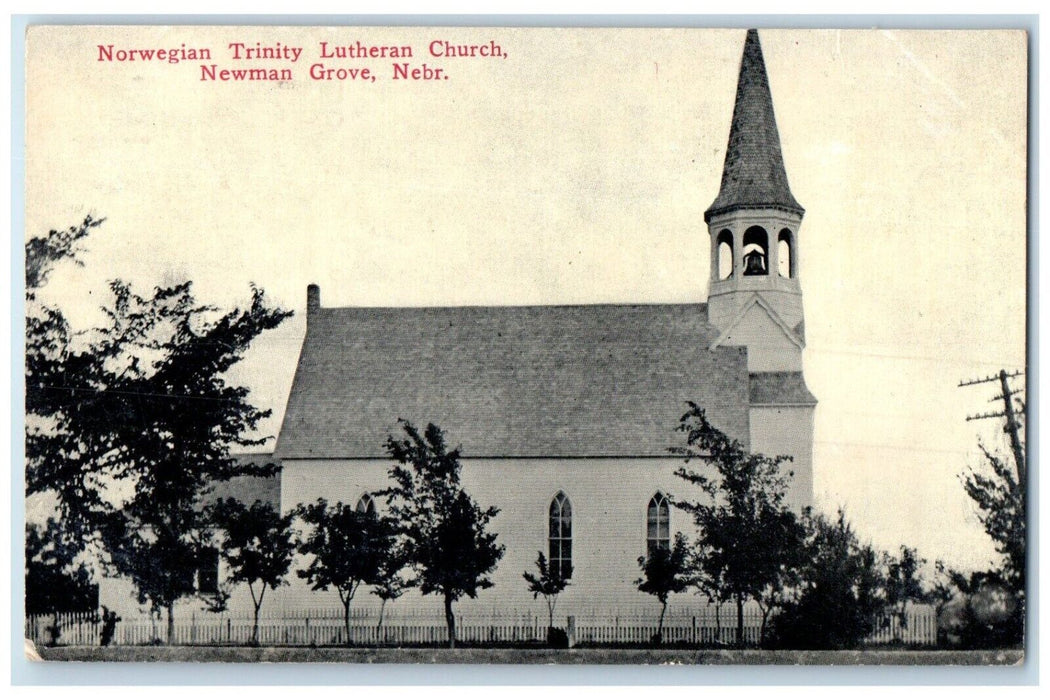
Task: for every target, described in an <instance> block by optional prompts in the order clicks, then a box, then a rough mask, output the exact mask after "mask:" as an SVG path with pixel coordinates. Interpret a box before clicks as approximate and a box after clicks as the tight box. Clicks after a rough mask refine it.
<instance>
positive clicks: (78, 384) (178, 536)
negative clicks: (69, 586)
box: [26, 217, 290, 640]
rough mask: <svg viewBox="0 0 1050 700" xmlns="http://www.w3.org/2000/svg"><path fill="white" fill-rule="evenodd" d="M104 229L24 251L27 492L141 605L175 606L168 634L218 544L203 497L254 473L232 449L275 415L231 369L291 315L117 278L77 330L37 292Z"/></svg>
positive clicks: (187, 287) (257, 294)
mask: <svg viewBox="0 0 1050 700" xmlns="http://www.w3.org/2000/svg"><path fill="white" fill-rule="evenodd" d="M99 223H100V222H99V221H97V220H95V219H92V218H90V217H89V218H88V219H85V221H84V223H83V224H81V225H80V226H79V227H74V228H72V229H70V230H69V231H66V232H55V231H52V232H51V233H50V234H49V235H48V236H47V237H45V238H43V239H33V240H31V241H29V242H28V243H27V244H26V281H27V304H29V307H27V308H28V313H27V344H26V407H27V408H26V411H27V421H26V457H27V459H26V461H27V465H26V491H27V494H33V493H39V492H45V491H47V492H53V493H54V494H55V495H56V497H57V499H58V504H59V511H60V516H61V519H62V521H63V523H64V524H66V525H67V526H68V527H69V528H70V529H71V530H74V531H76V532H78V533H80V535H81V536H82V538H83V540H84V541H87V540H89V539H95V538H96V537H97V538H98V539H100V540H101V541H102V543H103V545H104V546H105V548H106V550H107V551H108V554H109V557H110V563H111V565H112V566H113V567H114V568H115V570H116V572H117V573H119V574H122V575H126V576H129V577H130V578H131V579H132V582H133V583H134V584H135V586H136V589H137V591H138V594H139V599H140V601H142V602H148V603H149V604H150V605H151V607H152V608H153V609H154V610H155V611H160V610H165V609H166V610H167V613H168V639H169V640H170V639H171V638H172V633H173V631H174V612H173V606H174V604H175V602H176V601H177V600H179V599H180V598H182V597H184V596H187V595H191V594H193V593H194V584H193V580H192V579H193V575H192V574H193V572H194V570H195V569H196V565H197V564H198V563H199V559H200V555H201V551H202V547H203V546H204V543H205V542H206V540H207V538H208V535H207V532H206V526H207V523H205V522H204V521H203V520H202V514H201V508H200V506H199V499H200V497H201V495H202V493H203V491H204V489H205V488H206V487H207V486H208V485H210V484H212V483H214V482H216V481H222V480H225V479H228V478H230V477H232V476H236V475H238V474H241V473H245V472H247V471H249V470H250V469H251V468H250V467H245V466H243V465H238V463H237V462H236V461H235V460H233V459H232V458H231V457H230V455H229V450H230V448H231V447H232V446H235V445H236V446H242V447H243V446H254V445H261V444H262V443H263V442H265V440H266V437H265V436H263V437H258V438H255V437H250V436H251V435H252V434H253V432H254V431H255V430H256V428H257V426H258V424H259V421H261V420H262V419H264V418H266V417H268V416H269V415H270V411H261V410H258V409H256V408H255V407H253V406H252V405H251V404H250V403H249V402H248V390H247V389H246V388H244V387H236V386H230V385H229V384H228V383H227V381H226V379H225V377H226V374H227V371H228V370H229V369H230V368H231V367H232V366H233V365H234V364H235V363H236V362H237V361H239V360H240V359H241V358H242V357H243V355H244V353H245V352H246V350H247V348H248V346H249V345H250V343H251V342H252V340H254V339H255V338H256V337H257V336H258V335H259V334H260V333H262V332H264V331H266V330H269V329H272V328H275V327H276V326H277V325H279V324H280V323H281V322H282V321H283V320H284V319H285V318H287V317H288V316H289V315H290V312H286V311H282V310H280V309H277V308H273V307H271V306H270V305H269V304H268V303H267V301H266V298H265V295H264V293H263V291H262V290H261V289H258V288H255V287H253V288H252V299H251V304H250V305H249V306H248V307H247V308H245V309H234V310H232V311H229V312H226V313H222V312H220V311H219V310H217V309H215V308H213V307H210V306H207V305H202V304H199V303H198V302H197V301H196V300H195V299H194V297H193V293H192V288H191V284H190V283H189V282H186V283H183V284H178V285H174V286H171V287H164V288H156V289H154V290H153V291H152V293H151V294H150V295H148V296H140V295H138V294H136V293H134V292H133V291H132V289H131V287H130V286H129V285H128V284H126V283H124V282H121V281H119V280H117V281H113V282H111V283H110V293H111V301H110V303H109V305H108V306H106V307H104V309H103V311H104V312H105V317H106V320H105V322H104V323H103V324H102V325H101V326H100V327H98V328H93V329H90V330H88V331H83V332H74V331H73V330H72V329H71V328H70V326H69V324H68V323H67V322H66V320H65V318H64V317H63V316H62V314H61V312H60V311H58V310H56V309H53V308H49V307H46V306H45V305H43V304H39V303H37V301H36V294H37V291H38V290H39V288H40V286H41V285H43V284H44V283H45V282H46V281H47V279H48V274H49V272H50V271H51V270H52V268H53V266H54V264H55V262H57V261H59V260H62V259H64V258H71V257H73V258H74V259H75V257H74V256H75V255H76V253H77V251H78V250H79V248H78V244H79V241H81V240H82V239H83V238H84V237H85V236H87V234H88V232H89V231H90V230H91V229H92V228H94V227H95V226H97V225H98V224H99Z"/></svg>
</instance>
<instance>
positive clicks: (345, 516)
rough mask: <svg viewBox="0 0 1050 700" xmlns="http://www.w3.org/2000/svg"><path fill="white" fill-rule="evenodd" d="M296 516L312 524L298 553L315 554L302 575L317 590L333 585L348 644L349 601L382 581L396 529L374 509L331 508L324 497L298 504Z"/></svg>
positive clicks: (387, 565) (344, 506)
mask: <svg viewBox="0 0 1050 700" xmlns="http://www.w3.org/2000/svg"><path fill="white" fill-rule="evenodd" d="M298 515H299V517H300V518H302V519H303V521H304V522H305V523H306V524H307V525H309V526H311V527H310V531H309V533H308V534H307V535H306V537H305V538H304V539H303V540H302V541H301V542H300V544H299V551H300V552H302V553H303V554H304V555H307V556H310V557H312V559H311V561H310V564H309V565H308V566H307V567H306V568H305V569H300V570H299V572H298V574H299V578H302V579H305V580H306V581H307V582H309V584H310V587H311V588H312V589H313V590H315V591H326V590H328V589H329V588H334V589H335V590H336V593H338V594H339V602H340V603H342V605H343V625H344V627H345V629H346V643H347V645H349V644H350V604H351V602H352V601H353V599H354V595H355V594H356V593H357V590H358V589H359V588H360V587H361V586H362V585H365V586H372V585H383V583H384V581H383V578H382V577H383V575H384V574H385V573H386V572H388V571H389V568H390V564H389V563H388V562H389V557H390V555H391V552H392V551H394V549H395V544H396V543H395V537H396V531H395V529H394V527H393V526H392V525H391V524H390V523H389V522H388V521H386V520H384V519H381V518H378V517H376V515H375V514H374V513H364V512H360V511H358V510H356V509H355V508H353V507H352V506H348V505H344V504H342V503H336V504H335V505H334V506H331V507H329V506H328V503H327V502H326V501H325V500H324V499H323V498H320V499H318V500H317V502H316V503H312V504H308V505H303V506H300V508H299V511H298Z"/></svg>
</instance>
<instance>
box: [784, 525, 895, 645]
mask: <svg viewBox="0 0 1050 700" xmlns="http://www.w3.org/2000/svg"><path fill="white" fill-rule="evenodd" d="M805 547H806V551H807V557H806V559H807V564H806V565H805V567H804V569H803V570H802V571H801V573H800V577H799V578H800V581H799V591H798V595H797V597H796V598H795V599H794V601H792V602H789V603H787V604H786V605H785V606H784V609H783V611H782V612H781V613H780V614H779V615H778V616H777V617H776V618H774V619H773V621H772V628H773V629H772V632H771V635H770V637H771V640H770V642H771V644H772V645H773V646H777V647H781V648H790V649H851V648H855V647H857V646H859V645H860V643H861V642H862V641H863V640H864V639H865V638H866V637H868V636H869V635H871V634H872V632H874V631H875V629H876V624H877V618H878V617H879V616H880V615H881V614H882V613H883V612H884V611H885V610H886V605H887V598H886V594H885V585H886V574H885V570H884V569H883V563H884V562H885V558H884V557H880V555H879V553H878V552H876V551H875V549H874V548H873V547H872V546H871V545H867V544H861V543H860V541H859V540H858V539H857V536H856V534H855V533H854V531H853V527H852V526H851V525H850V524H849V522H848V521H847V520H846V516H845V514H844V513H843V512H842V511H839V513H838V517H837V518H836V519H835V520H834V521H829V520H828V519H827V518H825V517H824V516H822V515H817V516H811V517H809V518H808V519H807V538H806V545H805Z"/></svg>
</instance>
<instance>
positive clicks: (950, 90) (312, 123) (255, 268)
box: [26, 27, 1026, 566]
mask: <svg viewBox="0 0 1050 700" xmlns="http://www.w3.org/2000/svg"><path fill="white" fill-rule="evenodd" d="M760 36H761V40H762V45H763V49H764V52H765V58H766V65H767V68H768V71H769V76H770V83H771V87H772V92H773V100H774V105H775V109H776V116H777V122H778V125H779V128H780V135H781V141H782V144H783V151H784V160H785V164H786V166H787V173H788V178H789V180H790V183H791V188H792V190H793V192H794V194H795V196H796V198H797V199H798V200H799V202H801V203H802V205H803V206H804V207H805V208H806V216H805V219H804V220H803V224H802V228H801V231H800V233H799V262H800V275H799V276H800V280H801V283H802V288H803V291H804V303H805V313H806V336H807V342H808V346H807V349H806V351H805V367H806V378H807V382H808V384H809V386H810V388H811V389H812V391H813V393H814V394H815V395H816V396H817V397H818V399H819V401H820V405H819V406H818V408H817V418H816V435H815V441H816V445H815V466H814V469H815V490H816V497H817V501H818V505H820V506H821V507H823V508H825V509H828V510H833V509H834V508H836V507H838V506H840V505H841V506H844V507H845V508H846V509H847V512H848V515H849V517H850V518H851V519H852V520H853V522H854V523H855V525H856V526H857V529H858V530H859V531H860V532H861V534H862V535H864V536H865V537H868V538H871V539H872V540H874V541H875V542H876V543H877V544H879V545H881V546H885V547H894V546H896V545H897V544H899V543H901V542H906V543H908V544H910V545H913V546H917V547H919V549H920V552H921V554H923V555H924V556H926V557H927V558H929V559H931V560H932V559H935V558H944V559H946V560H948V561H949V562H950V563H953V564H956V565H961V566H983V565H985V564H986V562H987V560H988V559H989V558H990V557H991V556H992V548H991V546H990V544H989V543H988V542H987V540H986V538H985V537H984V536H983V533H982V531H981V529H980V527H979V525H978V524H977V522H976V519H975V517H974V513H973V509H972V507H971V505H970V503H969V501H968V500H967V499H966V497H965V495H964V494H963V491H962V488H961V486H960V484H959V481H958V474H959V473H960V472H961V471H963V470H964V469H965V468H966V467H967V466H968V465H977V464H979V462H980V460H979V459H978V457H977V453H976V449H975V448H976V442H977V436H978V434H979V433H980V434H982V435H984V436H985V437H986V438H987V439H988V441H989V442H990V444H992V445H993V446H996V447H999V448H1001V449H1004V450H1005V449H1006V442H1005V441H1004V439H1003V437H1002V435H1001V433H1000V431H999V428H1000V426H998V425H996V424H995V423H994V422H992V421H984V422H983V423H980V424H979V423H967V422H966V421H965V416H966V415H967V414H968V413H977V412H983V411H988V410H994V409H996V408H997V406H996V404H991V403H988V399H990V398H992V397H993V396H994V395H995V394H996V393H997V391H996V387H995V386H994V385H983V386H980V387H971V388H967V389H959V388H957V387H956V385H957V383H958V382H959V381H960V380H961V379H966V378H971V377H977V376H986V375H988V374H990V373H992V372H995V371H998V370H999V369H1000V368H1007V369H1014V368H1022V367H1023V366H1024V363H1025V348H1024V327H1025V282H1024V279H1025V264H1026V263H1025V172H1026V171H1025V168H1026V165H1025V138H1026V72H1025V71H1026V54H1025V42H1026V38H1025V36H1024V35H1023V34H1021V33H1005V32H939V33H935V32H921V33H920V32H907V31H870V32H869V31H774V30H763V31H762V32H761V33H760ZM435 39H438V40H443V39H448V40H450V41H452V42H454V43H475V44H479V45H480V44H486V45H487V44H488V43H489V41H490V40H492V41H495V42H496V43H497V44H499V45H500V46H501V47H502V50H503V52H504V53H506V55H507V58H505V59H501V58H496V59H473V60H470V59H456V60H445V61H441V60H438V59H433V58H431V57H429V56H427V55H426V51H427V46H428V44H429V42H430V41H431V40H435ZM358 40H359V41H361V42H362V43H365V44H369V45H386V44H391V45H404V44H408V45H411V46H412V47H413V48H414V49H415V58H414V59H409V60H410V61H411V62H412V63H413V64H414V65H417V66H421V65H422V64H423V63H427V64H428V65H430V66H440V67H442V68H443V69H444V70H445V71H446V72H447V74H448V75H449V79H448V80H437V81H418V82H413V81H404V80H401V81H393V80H391V79H390V78H391V76H392V74H393V69H392V65H391V64H392V63H393V61H391V60H389V59H369V60H361V61H354V60H345V61H335V60H324V59H319V58H318V45H319V42H321V41H328V42H329V43H330V44H344V45H345V44H352V43H354V42H355V41H358ZM743 41H744V32H743V31H742V30H739V31H738V30H688V31H686V30H683V31H677V30H674V31H670V30H556V29H545V30H531V29H519V30H497V29H481V30H464V29H447V28H446V29H437V30H409V29H386V30H384V29H362V30H354V29H347V28H324V29H305V30H304V29H275V28H240V29H238V28H222V29H207V28H202V27H181V28H173V29H151V28H143V27H124V28H119V29H117V28H109V29H86V28H69V27H66V28H50V29H43V30H37V33H35V34H30V36H29V40H28V50H29V58H28V62H27V83H28V88H27V89H28V97H27V104H28V117H27V162H26V180H27V211H26V219H27V228H28V230H27V236H31V235H40V234H43V233H46V232H47V230H48V229H50V228H65V227H68V226H70V225H71V224H73V223H76V222H78V221H79V220H81V219H82V218H83V217H84V215H85V214H87V213H92V214H95V215H98V216H104V217H106V218H107V222H106V224H105V225H104V226H103V227H102V229H100V230H98V232H97V233H95V234H93V236H92V238H91V239H90V240H89V242H88V248H89V252H88V253H87V254H86V255H84V257H83V261H84V263H85V265H84V267H82V268H76V267H73V266H64V267H62V268H61V269H60V270H59V271H58V272H56V274H55V276H54V277H53V281H52V284H51V285H50V288H49V289H48V298H49V300H50V301H53V302H54V303H57V304H59V305H61V306H62V308H63V309H64V310H66V311H67V313H68V314H69V315H70V316H71V317H72V318H73V319H74V321H75V322H76V323H78V324H87V323H90V322H91V320H92V319H93V318H94V317H95V314H96V311H95V309H97V307H98V305H99V304H100V303H102V302H104V301H105V300H106V295H105V292H106V288H105V282H106V280H108V279H112V278H118V277H119V278H123V279H126V280H128V281H130V282H131V283H133V284H134V285H135V286H136V288H138V289H139V290H140V291H143V292H147V291H148V290H149V289H150V288H151V287H152V286H153V285H158V284H169V283H173V282H178V281H182V280H184V279H190V280H192V281H193V282H194V285H195V289H196V292H197V295H198V297H199V298H200V299H201V300H203V301H208V302H211V303H215V304H219V305H224V306H229V305H233V304H238V303H244V302H245V301H247V299H248V298H249V287H248V285H249V283H250V282H255V283H257V284H259V285H260V286H262V287H263V288H264V289H265V290H266V291H267V293H268V294H269V296H270V297H271V298H272V300H273V301H274V302H275V303H278V304H280V305H282V306H284V307H286V308H290V309H293V310H295V311H296V312H297V316H296V317H295V318H293V319H292V320H290V321H289V322H287V323H286V324H285V325H283V326H282V327H281V328H280V329H278V330H276V331H273V332H270V333H269V334H267V335H266V336H264V337H263V338H261V339H260V340H259V341H258V343H257V345H256V347H255V348H253V350H252V353H251V356H250V357H249V358H247V360H246V361H245V362H244V363H243V365H242V366H241V367H240V368H238V370H237V371H236V379H237V380H238V381H241V382H244V383H246V384H247V385H249V386H250V387H251V388H252V397H253V399H254V400H255V401H256V402H257V403H258V404H259V405H260V406H264V407H272V408H273V410H274V417H273V419H272V421H270V423H269V424H268V425H267V426H266V432H267V434H271V435H276V433H277V431H278V429H279V426H280V419H281V416H282V414H283V409H284V404H285V401H286V400H287V395H288V391H289V388H290V386H291V380H292V375H293V372H294V369H295V363H296V358H297V354H298V350H299V346H300V343H301V340H302V334H303V331H304V328H305V320H304V318H303V313H302V312H303V310H304V308H305V298H306V291H305V288H306V285H307V284H308V283H310V282H316V283H318V284H320V285H321V290H322V292H321V294H322V303H323V304H324V305H326V306H334V305H362V306H372V305H381V306H398V305H459V304H486V305H489V304H495V305H502V304H555V303H592V302H695V301H702V300H703V299H704V298H705V297H706V294H707V282H708V279H707V276H708V270H709V269H710V267H709V261H708V250H709V248H708V242H707V231H706V227H705V225H704V223H703V212H704V210H705V209H706V208H707V207H708V206H709V205H710V204H711V202H712V201H713V200H714V197H715V195H716V194H717V190H718V183H719V178H720V174H721V167H722V161H723V158H724V156H725V146H726V138H727V136H728V129H729V121H730V117H731V114H732V107H733V97H734V91H735V85H736V78H737V71H738V67H739V61H740V53H741V50H742V47H743ZM231 42H243V43H246V44H248V45H251V46H254V45H255V42H261V44H262V45H264V46H276V43H277V42H281V44H282V45H284V46H296V47H302V48H303V53H302V56H301V57H300V59H299V61H298V62H296V63H295V64H291V65H290V66H289V67H291V68H292V70H293V72H294V79H293V80H292V81H291V82H285V83H280V84H278V83H267V82H256V83H247V82H232V81H231V82H212V81H202V80H201V72H200V66H199V64H198V63H196V62H184V63H180V64H168V63H156V62H154V63H144V62H141V61H136V62H131V63H129V62H123V63H120V62H116V61H114V62H109V61H99V60H98V58H99V52H98V48H97V47H98V45H99V44H103V45H108V44H114V46H115V47H116V48H118V49H119V48H124V49H143V48H145V49H149V48H162V47H171V48H178V47H180V46H181V45H182V44H185V45H186V47H188V48H194V47H196V48H200V47H207V48H210V49H211V51H212V61H209V62H207V64H208V65H210V64H211V63H215V64H217V65H219V67H220V68H231V69H232V68H244V67H256V66H261V65H264V64H263V63H259V64H254V65H253V66H247V65H245V63H246V62H244V61H234V60H231V59H230V58H229V56H230V52H229V51H228V50H227V48H226V47H227V45H228V44H229V43H231ZM315 62H324V63H326V64H327V65H328V67H339V66H355V67H365V66H368V67H370V68H371V70H372V71H373V72H374V73H376V74H377V75H378V79H377V80H376V82H374V83H371V82H369V83H364V84H359V83H354V82H317V81H312V80H310V78H309V75H308V71H309V66H310V65H311V64H313V63H315ZM267 65H268V66H272V67H278V68H280V67H285V65H286V64H279V63H277V62H273V61H271V62H268V64H267ZM669 439H671V438H670V437H669Z"/></svg>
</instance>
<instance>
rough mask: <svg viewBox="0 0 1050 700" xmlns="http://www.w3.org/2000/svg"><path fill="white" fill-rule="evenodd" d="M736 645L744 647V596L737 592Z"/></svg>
mask: <svg viewBox="0 0 1050 700" xmlns="http://www.w3.org/2000/svg"><path fill="white" fill-rule="evenodd" d="M736 645H737V646H738V647H740V648H741V649H743V648H744V596H743V595H741V594H740V593H737V594H736Z"/></svg>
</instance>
